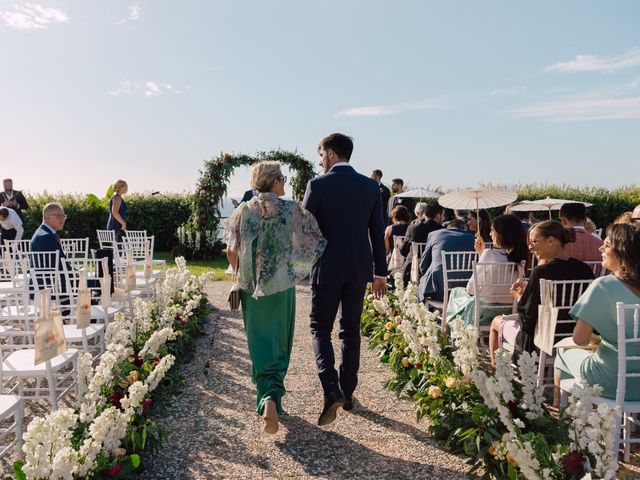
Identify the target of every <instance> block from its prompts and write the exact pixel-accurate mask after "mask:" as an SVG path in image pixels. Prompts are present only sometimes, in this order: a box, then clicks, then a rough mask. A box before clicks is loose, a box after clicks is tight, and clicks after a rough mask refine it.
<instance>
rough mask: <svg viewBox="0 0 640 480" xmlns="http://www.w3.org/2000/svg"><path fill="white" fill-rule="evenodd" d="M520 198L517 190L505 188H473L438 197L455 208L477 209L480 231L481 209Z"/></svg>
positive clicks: (499, 205)
mask: <svg viewBox="0 0 640 480" xmlns="http://www.w3.org/2000/svg"><path fill="white" fill-rule="evenodd" d="M516 198H518V194H517V193H516V192H512V191H511V190H506V189H504V188H472V189H469V190H460V191H457V192H450V193H445V194H444V195H442V196H441V197H440V198H438V203H439V204H440V205H442V206H443V207H445V208H453V209H454V210H475V211H476V215H477V219H478V230H477V232H478V234H479V232H480V209H481V208H493V207H501V206H503V205H508V204H510V203H511V202H513V201H514V200H515V199H516Z"/></svg>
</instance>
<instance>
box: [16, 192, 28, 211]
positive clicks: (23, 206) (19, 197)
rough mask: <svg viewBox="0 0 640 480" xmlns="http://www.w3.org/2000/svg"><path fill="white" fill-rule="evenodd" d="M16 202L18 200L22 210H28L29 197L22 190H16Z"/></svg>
mask: <svg viewBox="0 0 640 480" xmlns="http://www.w3.org/2000/svg"><path fill="white" fill-rule="evenodd" d="M16 202H18V207H20V210H27V209H28V208H29V204H28V203H27V199H26V198H24V195H23V194H22V192H16Z"/></svg>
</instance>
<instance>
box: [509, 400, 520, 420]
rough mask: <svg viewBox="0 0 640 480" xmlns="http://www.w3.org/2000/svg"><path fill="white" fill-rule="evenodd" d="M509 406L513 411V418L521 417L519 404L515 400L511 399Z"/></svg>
mask: <svg viewBox="0 0 640 480" xmlns="http://www.w3.org/2000/svg"><path fill="white" fill-rule="evenodd" d="M507 406H508V407H509V411H510V412H511V416H512V417H513V418H520V417H521V414H520V411H519V410H518V404H517V403H516V402H515V401H513V400H509V403H508V404H507Z"/></svg>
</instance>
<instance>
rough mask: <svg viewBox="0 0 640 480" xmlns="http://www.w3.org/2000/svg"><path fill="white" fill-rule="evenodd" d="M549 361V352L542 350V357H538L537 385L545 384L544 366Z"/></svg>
mask: <svg viewBox="0 0 640 480" xmlns="http://www.w3.org/2000/svg"><path fill="white" fill-rule="evenodd" d="M546 362H547V354H546V353H544V352H542V351H541V352H540V358H538V380H537V382H536V385H537V386H538V387H542V386H543V385H544V367H545V363H546Z"/></svg>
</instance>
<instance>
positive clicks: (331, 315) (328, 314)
mask: <svg viewBox="0 0 640 480" xmlns="http://www.w3.org/2000/svg"><path fill="white" fill-rule="evenodd" d="M366 288H367V284H366V283H355V282H344V283H327V284H314V285H312V286H311V340H312V343H313V351H314V353H315V356H316V368H317V370H318V376H319V377H320V382H321V383H322V390H323V391H324V395H325V398H326V397H327V395H329V394H330V393H331V392H332V391H334V390H335V389H336V387H338V386H339V387H340V390H342V394H343V395H344V397H345V398H346V399H350V398H351V395H352V394H353V391H354V390H355V388H356V385H357V384H358V369H359V368H360V318H361V316H362V305H363V303H364V294H365V291H366ZM340 305H341V308H340V310H341V313H340V320H339V321H340V330H339V332H338V338H340V350H341V357H342V358H341V361H340V374H339V375H338V372H337V371H336V369H335V357H334V354H333V345H332V343H331V331H332V330H333V323H334V321H335V319H336V315H337V313H338V307H339V306H340Z"/></svg>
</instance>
